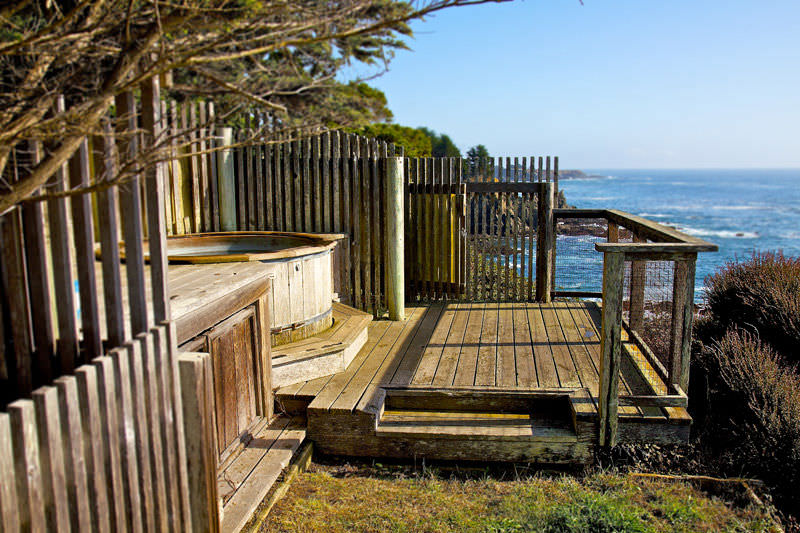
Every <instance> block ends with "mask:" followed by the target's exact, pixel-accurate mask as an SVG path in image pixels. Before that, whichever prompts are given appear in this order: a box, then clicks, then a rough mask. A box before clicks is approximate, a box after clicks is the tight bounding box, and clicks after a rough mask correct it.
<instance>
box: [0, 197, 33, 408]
mask: <svg viewBox="0 0 800 533" xmlns="http://www.w3.org/2000/svg"><path fill="white" fill-rule="evenodd" d="M0 231H1V232H2V233H0V236H2V245H3V253H2V258H1V259H0V260H1V261H2V267H3V268H2V269H0V274H2V276H3V287H4V289H5V297H6V301H7V303H8V310H7V311H8V315H9V316H8V321H9V323H10V326H11V327H10V328H9V334H10V337H11V338H12V339H13V340H14V351H13V352H11V351H9V352H8V353H7V358H8V363H7V364H8V370H9V372H10V373H13V375H14V378H15V379H14V381H13V382H12V383H11V386H12V387H13V389H12V391H11V394H9V395H8V396H7V398H9V399H10V398H15V397H16V398H19V397H23V396H27V395H29V394H30V393H31V391H32V390H33V376H32V369H31V352H32V351H33V340H32V338H31V322H30V312H29V300H28V298H29V296H28V291H27V289H26V287H27V286H28V279H27V272H26V270H25V257H24V255H25V249H24V245H23V237H22V220H21V216H20V210H19V209H18V208H17V209H14V210H12V211H11V212H10V213H7V214H6V215H3V216H2V217H0Z"/></svg>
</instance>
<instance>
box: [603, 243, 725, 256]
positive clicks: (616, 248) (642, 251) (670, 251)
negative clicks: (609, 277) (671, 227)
mask: <svg viewBox="0 0 800 533" xmlns="http://www.w3.org/2000/svg"><path fill="white" fill-rule="evenodd" d="M713 246H716V245H713ZM594 247H595V250H597V251H598V252H625V253H626V254H628V256H629V257H630V258H633V257H634V256H638V257H641V258H645V257H647V254H650V256H655V255H661V256H664V257H669V256H672V257H676V256H681V255H686V254H696V253H697V252H709V251H716V250H708V246H706V245H704V244H693V243H683V242H673V243H663V242H644V243H631V242H628V243H625V242H622V243H613V242H608V243H604V242H598V243H595V245H594Z"/></svg>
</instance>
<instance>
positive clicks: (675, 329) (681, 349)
mask: <svg viewBox="0 0 800 533" xmlns="http://www.w3.org/2000/svg"><path fill="white" fill-rule="evenodd" d="M696 263H697V254H693V255H691V256H688V257H683V258H680V259H677V260H676V261H675V274H674V277H673V285H672V327H671V329H670V351H669V353H670V361H669V362H670V364H669V369H668V372H669V383H670V385H679V386H680V387H681V389H683V390H684V391H688V390H689V363H690V361H691V356H692V324H693V322H694V276H695V267H696Z"/></svg>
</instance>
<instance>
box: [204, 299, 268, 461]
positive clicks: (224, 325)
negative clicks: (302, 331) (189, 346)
mask: <svg viewBox="0 0 800 533" xmlns="http://www.w3.org/2000/svg"><path fill="white" fill-rule="evenodd" d="M256 318H257V315H256V312H255V308H254V306H251V307H248V308H246V309H244V310H242V311H240V312H238V313H236V314H235V315H233V316H231V317H230V318H228V319H227V320H225V321H224V322H221V323H220V324H219V325H217V326H215V327H214V328H212V329H211V330H210V331H209V332H208V347H209V350H210V353H211V361H212V365H213V368H214V370H213V372H214V396H215V403H216V406H215V411H216V419H217V420H216V423H217V442H218V443H219V450H220V461H223V460H224V459H225V457H227V456H228V455H229V454H230V453H231V452H233V451H234V450H235V449H237V448H238V447H239V446H240V445H246V444H247V443H248V442H249V441H250V439H252V435H251V434H250V431H249V430H250V429H251V427H252V426H253V424H254V423H255V422H257V421H258V420H259V418H260V417H259V415H260V413H259V409H258V407H259V401H258V391H259V390H260V383H258V376H257V368H258V361H257V355H258V354H259V348H260V342H259V338H258V337H257V334H258V332H259V328H258V324H257V322H256Z"/></svg>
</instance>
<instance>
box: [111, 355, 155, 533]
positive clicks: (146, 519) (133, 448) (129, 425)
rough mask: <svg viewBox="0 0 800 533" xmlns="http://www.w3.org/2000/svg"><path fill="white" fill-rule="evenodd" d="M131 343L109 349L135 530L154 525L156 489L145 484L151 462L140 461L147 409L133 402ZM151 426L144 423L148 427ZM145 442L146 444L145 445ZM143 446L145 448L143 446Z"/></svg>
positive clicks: (125, 480) (130, 518)
mask: <svg viewBox="0 0 800 533" xmlns="http://www.w3.org/2000/svg"><path fill="white" fill-rule="evenodd" d="M129 346H130V343H126V346H125V347H121V348H115V349H113V350H111V351H110V352H109V355H108V356H109V357H110V358H111V360H112V362H113V375H114V381H115V383H114V385H115V389H116V391H117V417H118V418H117V419H118V420H119V427H118V431H119V435H118V438H119V442H120V448H121V449H120V458H121V460H122V469H121V470H122V479H123V486H124V489H123V493H124V494H125V511H126V512H127V513H128V523H129V524H130V525H131V529H132V530H133V531H142V530H144V529H150V528H152V527H153V524H154V522H153V515H152V512H153V501H152V497H153V492H152V491H151V490H147V491H144V490H143V488H144V487H146V486H148V485H149V483H150V463H149V462H146V463H140V462H139V460H138V450H140V449H141V451H142V452H146V450H145V449H144V446H146V444H145V442H143V439H142V435H141V433H140V432H141V431H142V426H143V424H144V422H145V419H144V416H143V415H144V413H139V412H138V411H137V409H136V406H135V405H134V402H133V388H134V386H135V383H134V382H133V379H132V376H131V363H132V362H131V355H132V354H131V353H130V351H129V348H128V347H129ZM146 430H147V428H146V427H144V431H146ZM143 445H144V446H143ZM140 446H141V448H140Z"/></svg>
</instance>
